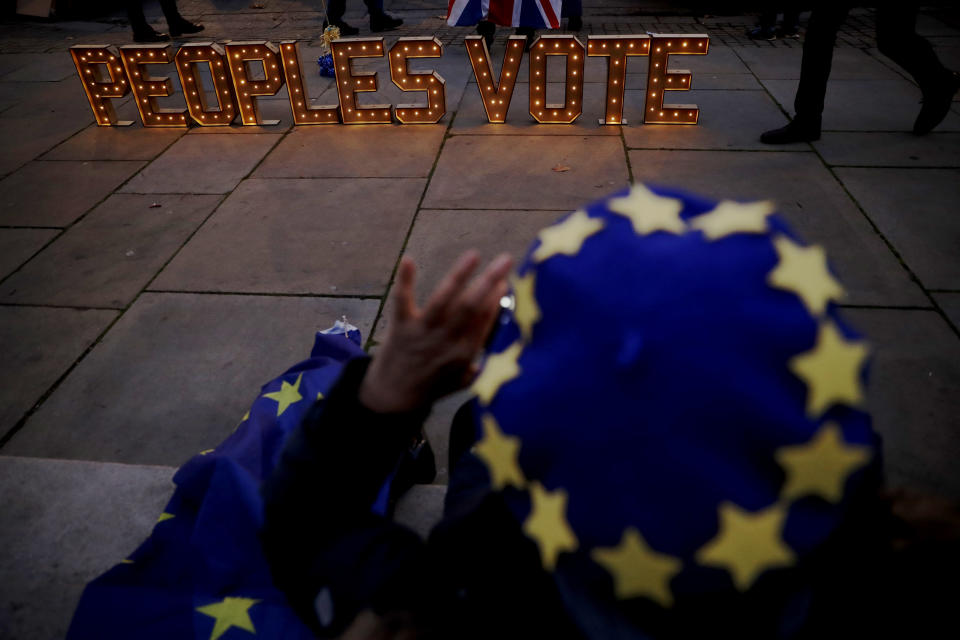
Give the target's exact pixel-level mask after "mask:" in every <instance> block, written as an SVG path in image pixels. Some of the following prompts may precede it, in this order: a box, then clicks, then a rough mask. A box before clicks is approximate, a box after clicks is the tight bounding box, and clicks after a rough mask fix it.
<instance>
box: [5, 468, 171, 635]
mask: <svg viewBox="0 0 960 640" xmlns="http://www.w3.org/2000/svg"><path fill="white" fill-rule="evenodd" d="M173 472H174V469H172V468H170V467H147V466H133V465H123V464H104V463H95V462H79V461H66V460H43V459H38V458H16V457H11V456H0V509H2V511H3V518H4V526H3V527H0V545H2V546H3V549H4V553H3V555H2V557H0V602H3V608H4V613H3V619H4V623H3V628H2V629H0V638H4V639H5V640H7V639H9V640H13V639H15V638H16V639H27V638H30V639H40V638H63V637H64V636H66V633H67V628H68V627H69V625H70V620H71V619H72V617H73V611H74V608H75V607H76V606H77V602H78V601H79V599H80V594H81V593H82V591H83V588H84V586H85V585H86V583H87V582H88V581H90V580H92V579H93V578H95V577H97V576H98V575H99V574H101V573H103V572H104V571H106V570H107V569H109V568H111V567H113V566H114V565H116V564H118V563H119V562H120V561H121V560H122V559H124V558H125V557H127V555H128V554H129V553H130V552H132V551H133V550H134V549H135V548H136V547H137V546H138V545H139V544H140V543H141V542H142V541H143V540H144V539H145V538H146V537H147V536H148V535H149V534H150V530H151V529H152V528H153V525H154V523H155V522H156V521H157V517H158V516H159V514H160V512H161V511H162V510H163V506H164V505H165V504H166V501H167V500H168V499H169V497H170V494H171V493H172V490H173V483H172V482H171V478H172V476H173Z"/></svg>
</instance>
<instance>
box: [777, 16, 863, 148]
mask: <svg viewBox="0 0 960 640" xmlns="http://www.w3.org/2000/svg"><path fill="white" fill-rule="evenodd" d="M849 10H850V9H849V6H848V5H846V4H844V3H841V4H839V5H837V6H828V5H826V4H820V5H816V6H815V7H814V9H813V13H812V14H811V15H810V24H809V25H807V37H806V40H805V41H804V43H803V58H802V60H801V62H800V84H799V85H798V86H797V95H796V97H795V98H794V100H793V106H794V109H795V110H796V115H795V116H794V118H793V120H792V121H791V122H790V123H789V124H788V125H787V126H785V127H781V128H779V129H773V130H772V131H766V132H764V133H763V134H762V135H761V136H760V141H761V142H764V143H766V144H787V143H791V142H810V141H812V140H819V139H820V118H821V115H822V113H823V98H824V96H825V95H826V93H827V79H828V78H829V77H830V66H831V64H832V63H833V45H834V42H835V41H836V39H837V31H838V30H839V29H840V25H841V24H843V20H844V19H845V18H846V17H847V12H848V11H849Z"/></svg>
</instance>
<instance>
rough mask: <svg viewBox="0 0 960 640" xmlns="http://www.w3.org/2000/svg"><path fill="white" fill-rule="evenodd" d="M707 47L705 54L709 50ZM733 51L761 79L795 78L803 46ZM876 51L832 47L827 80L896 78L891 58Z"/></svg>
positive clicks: (798, 76)
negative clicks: (871, 53) (831, 59)
mask: <svg viewBox="0 0 960 640" xmlns="http://www.w3.org/2000/svg"><path fill="white" fill-rule="evenodd" d="M714 50H715V49H712V50H711V51H710V54H708V56H707V57H709V56H710V55H712V54H713V52H714ZM736 52H737V55H738V56H739V57H740V59H741V60H743V61H744V62H745V63H746V65H747V67H749V70H750V71H752V72H753V73H754V74H756V76H757V77H758V78H760V79H761V80H796V79H799V78H800V61H801V60H802V59H803V49H801V48H799V47H798V48H796V49H781V48H778V47H772V46H771V47H737V49H736ZM881 56H882V54H880V53H879V52H877V53H876V55H870V53H868V52H867V51H866V50H864V49H846V48H845V49H840V48H837V49H834V50H833V64H832V66H831V68H830V80H831V81H834V80H858V79H859V80H862V79H881V80H882V79H900V78H901V76H900V74H899V73H897V72H896V71H894V70H893V69H892V68H891V66H894V62H893V61H892V60H890V59H889V58H887V57H885V56H882V61H881V59H880V57H881Z"/></svg>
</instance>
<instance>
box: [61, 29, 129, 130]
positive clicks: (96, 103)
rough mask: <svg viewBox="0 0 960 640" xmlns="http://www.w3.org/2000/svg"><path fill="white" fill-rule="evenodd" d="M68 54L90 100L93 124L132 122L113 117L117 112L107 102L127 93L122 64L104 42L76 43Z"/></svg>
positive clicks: (124, 123)
mask: <svg viewBox="0 0 960 640" xmlns="http://www.w3.org/2000/svg"><path fill="white" fill-rule="evenodd" d="M70 55H71V57H72V58H73V64H74V65H75V66H76V67H77V73H78V74H79V75H80V81H81V82H83V90H84V92H85V93H86V94H87V100H89V101H90V108H91V109H93V117H94V118H96V120H97V124H99V125H100V126H102V127H109V126H112V125H118V126H121V127H125V126H128V125H131V124H133V121H132V120H123V121H120V120H117V113H116V111H114V109H113V102H111V100H113V99H115V98H122V97H123V96H125V95H127V94H128V93H129V92H130V85H129V84H128V83H127V78H126V76H125V75H124V73H123V67H121V66H120V62H119V61H118V60H117V56H116V55H115V54H114V53H113V51H111V50H110V49H109V48H108V47H106V46H104V45H76V46H73V47H70ZM104 70H106V72H107V73H106V75H104V73H103V71H104Z"/></svg>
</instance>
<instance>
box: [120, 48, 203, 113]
mask: <svg viewBox="0 0 960 640" xmlns="http://www.w3.org/2000/svg"><path fill="white" fill-rule="evenodd" d="M120 59H121V60H123V68H124V69H126V71H127V77H128V78H130V87H131V90H132V91H133V99H134V101H136V103H137V110H138V111H139V112H140V120H141V121H142V122H143V126H145V127H182V126H184V125H186V124H187V111H186V109H168V108H160V107H159V106H157V98H163V97H166V96H172V95H173V82H171V81H170V78H168V77H162V78H154V77H151V76H150V72H149V71H148V70H147V68H146V67H145V66H144V65H148V64H167V63H169V62H172V61H173V57H172V56H171V55H170V45H168V44H151V45H128V46H124V47H120Z"/></svg>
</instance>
